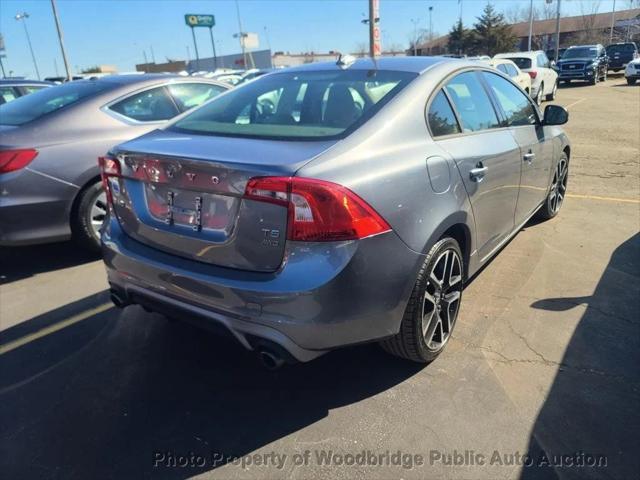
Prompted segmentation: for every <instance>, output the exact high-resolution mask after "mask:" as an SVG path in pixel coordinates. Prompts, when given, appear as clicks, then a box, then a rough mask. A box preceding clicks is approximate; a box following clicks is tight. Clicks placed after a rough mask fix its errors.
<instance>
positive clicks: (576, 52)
mask: <svg viewBox="0 0 640 480" xmlns="http://www.w3.org/2000/svg"><path fill="white" fill-rule="evenodd" d="M597 55H598V49H597V48H596V47H578V48H570V49H568V50H567V51H566V52H564V53H563V54H562V59H563V60H566V59H567V58H595V57H596V56H597Z"/></svg>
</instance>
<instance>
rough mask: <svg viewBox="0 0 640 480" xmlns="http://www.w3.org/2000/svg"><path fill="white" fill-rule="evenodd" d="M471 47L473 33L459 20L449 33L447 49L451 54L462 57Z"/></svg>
mask: <svg viewBox="0 0 640 480" xmlns="http://www.w3.org/2000/svg"><path fill="white" fill-rule="evenodd" d="M470 47H471V33H470V32H469V30H468V29H466V28H464V25H463V24H462V20H458V21H457V22H456V23H455V24H454V25H453V27H451V30H450V31H449V41H448V44H447V49H448V50H449V53H455V54H458V55H462V54H464V53H467V50H468V49H469V48H470Z"/></svg>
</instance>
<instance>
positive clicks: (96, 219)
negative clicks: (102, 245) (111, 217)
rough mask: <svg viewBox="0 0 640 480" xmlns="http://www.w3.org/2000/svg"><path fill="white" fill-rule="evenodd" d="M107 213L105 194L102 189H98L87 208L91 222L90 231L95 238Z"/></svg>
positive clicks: (98, 234)
mask: <svg viewBox="0 0 640 480" xmlns="http://www.w3.org/2000/svg"><path fill="white" fill-rule="evenodd" d="M106 215H107V195H106V193H104V191H100V193H98V195H96V196H95V198H94V199H93V202H92V203H91V208H90V209H89V218H88V220H89V221H90V222H91V233H93V236H94V237H95V238H100V229H101V228H102V224H103V223H104V219H105V217H106Z"/></svg>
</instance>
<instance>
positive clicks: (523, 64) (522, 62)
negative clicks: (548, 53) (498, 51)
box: [509, 57, 531, 70]
mask: <svg viewBox="0 0 640 480" xmlns="http://www.w3.org/2000/svg"><path fill="white" fill-rule="evenodd" d="M509 60H511V61H512V62H513V63H515V64H516V65H517V66H518V68H519V69H520V70H526V69H528V68H531V59H530V58H524V57H509Z"/></svg>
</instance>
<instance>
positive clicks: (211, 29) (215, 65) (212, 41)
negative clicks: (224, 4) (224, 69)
mask: <svg viewBox="0 0 640 480" xmlns="http://www.w3.org/2000/svg"><path fill="white" fill-rule="evenodd" d="M209 37H211V48H213V71H214V72H215V71H216V70H217V69H218V56H217V55H216V42H215V41H214V40H213V27H209Z"/></svg>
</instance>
